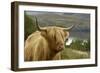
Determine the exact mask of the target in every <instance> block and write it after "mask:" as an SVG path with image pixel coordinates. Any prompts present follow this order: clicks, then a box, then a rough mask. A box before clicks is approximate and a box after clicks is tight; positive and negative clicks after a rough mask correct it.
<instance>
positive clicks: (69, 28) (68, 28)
mask: <svg viewBox="0 0 100 73" xmlns="http://www.w3.org/2000/svg"><path fill="white" fill-rule="evenodd" d="M73 27H74V25H71V26H70V27H67V28H62V29H63V30H65V31H68V30H71V29H72V28H73Z"/></svg>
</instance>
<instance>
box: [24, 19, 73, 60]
mask: <svg viewBox="0 0 100 73" xmlns="http://www.w3.org/2000/svg"><path fill="white" fill-rule="evenodd" d="M36 26H37V28H38V31H36V32H33V33H32V34H31V35H29V36H28V38H27V39H26V41H25V50H24V60H25V61H42V60H60V59H61V51H62V50H63V49H64V42H65V40H66V39H68V37H69V30H70V29H72V28H73V25H72V26H70V27H68V28H62V27H56V26H48V27H40V26H39V25H38V21H37V18H36Z"/></svg>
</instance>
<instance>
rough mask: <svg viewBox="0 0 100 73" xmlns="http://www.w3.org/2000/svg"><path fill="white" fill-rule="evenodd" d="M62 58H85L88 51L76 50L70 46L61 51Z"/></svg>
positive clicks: (88, 56) (87, 56)
mask: <svg viewBox="0 0 100 73" xmlns="http://www.w3.org/2000/svg"><path fill="white" fill-rule="evenodd" d="M61 56H62V59H86V58H90V55H89V52H83V51H78V50H73V49H71V48H65V49H64V51H62V55H61Z"/></svg>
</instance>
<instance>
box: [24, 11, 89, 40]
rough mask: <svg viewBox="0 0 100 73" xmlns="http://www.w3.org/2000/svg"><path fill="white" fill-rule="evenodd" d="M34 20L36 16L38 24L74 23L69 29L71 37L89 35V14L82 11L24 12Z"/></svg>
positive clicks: (61, 24)
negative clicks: (70, 29)
mask: <svg viewBox="0 0 100 73" xmlns="http://www.w3.org/2000/svg"><path fill="white" fill-rule="evenodd" d="M25 13H26V14H27V15H29V16H30V17H31V18H32V19H33V20H34V21H35V18H34V16H36V17H37V19H38V23H39V25H40V26H42V27H45V26H60V27H68V26H70V25H76V26H75V28H74V29H73V30H72V31H70V36H71V37H77V38H83V39H88V38H89V37H90V14H83V13H59V12H29V11H26V12H25Z"/></svg>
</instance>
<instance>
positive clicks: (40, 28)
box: [35, 17, 46, 31]
mask: <svg viewBox="0 0 100 73" xmlns="http://www.w3.org/2000/svg"><path fill="white" fill-rule="evenodd" d="M35 19H36V26H37V29H38V30H39V31H41V30H42V31H43V30H46V29H45V28H42V27H40V26H39V24H38V20H37V17H35Z"/></svg>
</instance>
